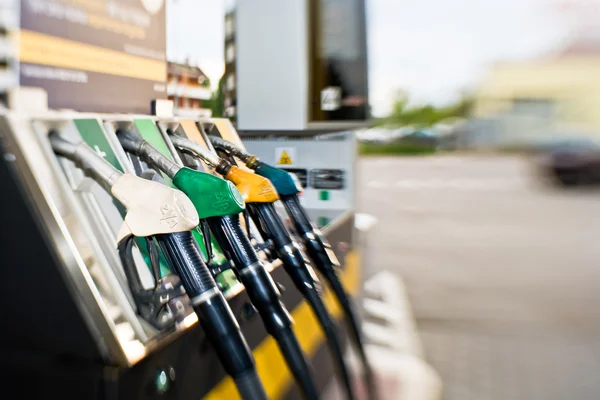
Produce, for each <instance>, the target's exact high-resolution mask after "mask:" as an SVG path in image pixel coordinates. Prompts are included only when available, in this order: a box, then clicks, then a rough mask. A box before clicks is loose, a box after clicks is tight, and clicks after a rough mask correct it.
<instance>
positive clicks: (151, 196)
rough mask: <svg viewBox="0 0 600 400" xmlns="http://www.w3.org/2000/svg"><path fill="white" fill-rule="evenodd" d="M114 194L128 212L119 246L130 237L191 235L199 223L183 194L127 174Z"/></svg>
mask: <svg viewBox="0 0 600 400" xmlns="http://www.w3.org/2000/svg"><path fill="white" fill-rule="evenodd" d="M111 192H112V194H113V195H114V196H115V197H116V198H117V199H118V200H119V201H120V202H121V203H123V205H124V206H125V208H127V215H126V216H125V221H124V222H123V225H122V226H121V229H119V232H118V234H117V242H120V241H121V240H122V239H123V238H124V237H125V236H128V235H134V236H138V237H145V236H151V235H156V234H162V233H174V232H184V231H189V230H192V229H194V228H195V227H196V226H198V223H199V222H200V221H199V219H198V213H197V212H196V209H195V208H194V204H193V203H192V201H191V200H190V199H189V198H188V197H187V196H186V195H185V194H184V193H183V192H181V191H179V190H177V189H173V188H170V187H168V186H165V185H163V184H161V183H158V182H153V181H149V180H146V179H142V178H140V177H137V176H135V175H132V174H124V175H122V176H121V177H120V178H119V179H118V180H117V182H116V183H115V184H114V185H113V187H112V188H111Z"/></svg>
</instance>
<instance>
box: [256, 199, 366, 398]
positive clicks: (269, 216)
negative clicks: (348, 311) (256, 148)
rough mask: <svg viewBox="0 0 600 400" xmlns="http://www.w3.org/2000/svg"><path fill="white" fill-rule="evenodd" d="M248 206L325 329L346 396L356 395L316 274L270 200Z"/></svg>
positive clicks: (353, 396) (354, 396) (352, 396)
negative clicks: (307, 263)
mask: <svg viewBox="0 0 600 400" xmlns="http://www.w3.org/2000/svg"><path fill="white" fill-rule="evenodd" d="M247 208H248V211H249V212H250V215H251V216H252V217H253V219H254V220H255V222H256V223H257V224H259V225H260V227H261V231H262V232H264V233H265V235H266V239H270V240H271V241H272V242H273V244H274V246H275V253H276V254H277V256H278V257H279V259H280V260H281V262H282V264H283V267H284V269H285V271H286V272H287V274H288V275H289V276H290V277H291V279H292V281H293V282H294V285H295V286H296V289H298V291H299V292H300V293H301V294H302V296H303V297H304V298H305V299H306V301H307V302H308V304H309V306H310V307H311V309H312V310H313V313H314V314H315V316H316V317H317V321H318V322H319V324H320V325H321V328H322V329H323V332H324V333H325V338H326V339H327V344H328V345H329V351H330V352H331V355H332V356H333V359H334V361H335V362H334V365H335V367H336V370H337V373H338V376H339V377H340V378H341V382H342V385H343V387H344V389H345V391H346V395H347V398H348V399H355V398H356V395H355V393H354V390H353V389H352V380H351V378H350V373H349V371H348V366H347V365H346V362H345V361H344V352H343V347H342V344H341V342H340V340H339V337H338V335H337V330H336V325H335V323H334V321H333V319H332V318H331V316H330V315H329V312H328V311H327V307H325V304H324V303H323V300H322V299H321V296H320V294H319V291H320V286H319V285H320V283H319V280H318V278H317V277H316V276H315V275H314V273H313V272H312V271H311V270H310V269H309V267H308V266H307V265H306V263H305V262H304V257H303V256H302V254H301V253H300V250H299V249H298V247H296V244H295V243H294V242H293V241H292V238H291V237H290V234H289V233H288V231H287V229H286V228H285V226H284V225H283V222H281V219H280V218H279V215H277V211H275V207H274V206H273V203H248V204H247Z"/></svg>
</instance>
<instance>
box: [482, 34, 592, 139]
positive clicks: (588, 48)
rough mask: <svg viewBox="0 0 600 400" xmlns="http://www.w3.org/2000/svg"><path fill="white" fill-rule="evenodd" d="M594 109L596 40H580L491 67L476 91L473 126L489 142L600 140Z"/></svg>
mask: <svg viewBox="0 0 600 400" xmlns="http://www.w3.org/2000/svg"><path fill="white" fill-rule="evenodd" d="M598 110H600V39H593V38H586V39H583V38H582V39H579V40H576V41H574V42H572V44H571V45H570V46H568V47H567V48H565V49H564V50H563V51H561V52H559V53H557V54H554V55H552V56H549V57H546V58H542V59H536V60H531V61H523V62H515V63H501V64H498V65H495V66H494V67H493V69H492V70H491V71H490V73H489V74H488V76H487V77H486V79H485V80H484V81H483V83H482V84H481V85H480V86H479V88H478V90H477V92H476V101H475V107H474V117H475V120H474V121H473V123H472V124H471V126H472V128H473V129H474V130H476V131H477V134H478V137H477V138H474V139H476V140H479V141H480V142H481V143H488V144H507V145H512V144H531V143H536V142H539V141H545V140H552V139H562V138H563V137H564V136H569V135H573V136H582V135H595V136H597V138H599V139H600V113H599V112H598ZM473 129H472V130H473ZM555 136H563V137H561V138H556V137H555Z"/></svg>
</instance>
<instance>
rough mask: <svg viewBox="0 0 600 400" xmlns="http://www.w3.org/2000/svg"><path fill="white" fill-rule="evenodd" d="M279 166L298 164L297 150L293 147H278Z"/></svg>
mask: <svg viewBox="0 0 600 400" xmlns="http://www.w3.org/2000/svg"><path fill="white" fill-rule="evenodd" d="M275 159H276V160H277V165H293V164H294V163H295V162H297V161H296V160H295V159H296V149H295V148H293V147H278V148H276V149H275Z"/></svg>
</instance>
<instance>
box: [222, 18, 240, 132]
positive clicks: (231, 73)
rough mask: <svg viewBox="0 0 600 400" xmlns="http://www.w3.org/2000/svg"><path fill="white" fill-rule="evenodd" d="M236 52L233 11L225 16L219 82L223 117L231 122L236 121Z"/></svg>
mask: <svg viewBox="0 0 600 400" xmlns="http://www.w3.org/2000/svg"><path fill="white" fill-rule="evenodd" d="M235 80H236V51H235V10H231V11H229V12H227V13H226V14H225V74H224V75H223V81H222V82H221V85H222V87H221V90H222V91H223V116H225V117H228V118H229V119H231V120H232V121H233V122H235V119H236V111H237V109H236V105H237V91H236V85H235Z"/></svg>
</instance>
